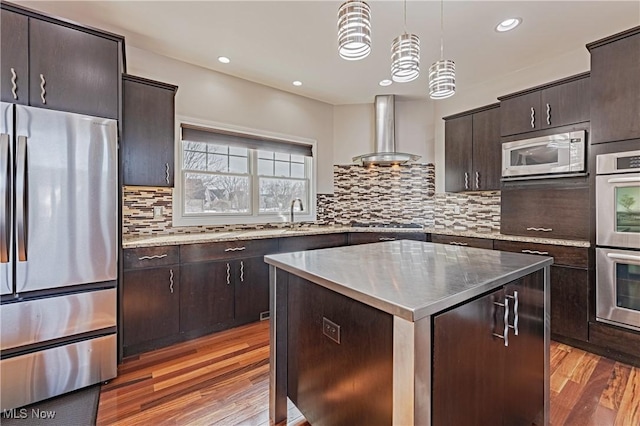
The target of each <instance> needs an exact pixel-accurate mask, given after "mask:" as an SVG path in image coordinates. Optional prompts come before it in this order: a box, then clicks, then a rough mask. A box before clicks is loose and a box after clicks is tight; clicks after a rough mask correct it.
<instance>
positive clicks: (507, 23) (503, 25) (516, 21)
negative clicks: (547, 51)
mask: <svg viewBox="0 0 640 426" xmlns="http://www.w3.org/2000/svg"><path fill="white" fill-rule="evenodd" d="M521 23H522V18H509V19H505V20H504V21H502V22H500V23H499V24H498V26H497V27H496V31H498V32H499V33H503V32H505V31H509V30H512V29H514V28H515V27H517V26H518V25H520V24H521Z"/></svg>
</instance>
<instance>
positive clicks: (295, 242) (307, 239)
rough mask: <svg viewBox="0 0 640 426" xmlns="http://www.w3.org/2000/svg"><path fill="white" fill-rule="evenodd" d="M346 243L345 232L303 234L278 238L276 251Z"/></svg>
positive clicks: (311, 248) (325, 246) (309, 248)
mask: <svg viewBox="0 0 640 426" xmlns="http://www.w3.org/2000/svg"><path fill="white" fill-rule="evenodd" d="M345 245H347V234H346V233H345V234H327V235H304V236H302V235H301V236H299V237H287V238H280V242H279V246H278V251H280V252H283V253H286V252H291V251H300V250H314V249H321V248H329V247H339V246H345Z"/></svg>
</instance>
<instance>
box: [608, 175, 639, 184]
mask: <svg viewBox="0 0 640 426" xmlns="http://www.w3.org/2000/svg"><path fill="white" fill-rule="evenodd" d="M629 182H640V176H629V177H621V178H611V179H609V180H607V183H629Z"/></svg>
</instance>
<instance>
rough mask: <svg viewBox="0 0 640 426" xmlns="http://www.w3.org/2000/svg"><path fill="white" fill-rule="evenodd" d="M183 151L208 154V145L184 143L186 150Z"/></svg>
mask: <svg viewBox="0 0 640 426" xmlns="http://www.w3.org/2000/svg"><path fill="white" fill-rule="evenodd" d="M183 149H185V150H188V151H200V152H207V144H206V143H202V142H189V141H184V148H183Z"/></svg>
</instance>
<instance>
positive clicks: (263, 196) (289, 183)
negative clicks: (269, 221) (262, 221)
mask: <svg viewBox="0 0 640 426" xmlns="http://www.w3.org/2000/svg"><path fill="white" fill-rule="evenodd" d="M295 198H300V199H301V200H302V203H303V204H304V208H305V211H306V209H308V208H309V206H308V202H307V200H308V199H307V192H306V181H299V180H291V179H273V178H262V179H260V213H285V212H289V209H290V206H291V200H293V199H295ZM296 209H298V207H297V204H296Z"/></svg>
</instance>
